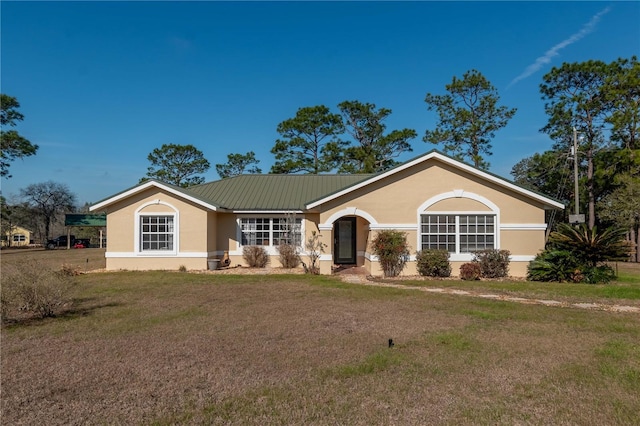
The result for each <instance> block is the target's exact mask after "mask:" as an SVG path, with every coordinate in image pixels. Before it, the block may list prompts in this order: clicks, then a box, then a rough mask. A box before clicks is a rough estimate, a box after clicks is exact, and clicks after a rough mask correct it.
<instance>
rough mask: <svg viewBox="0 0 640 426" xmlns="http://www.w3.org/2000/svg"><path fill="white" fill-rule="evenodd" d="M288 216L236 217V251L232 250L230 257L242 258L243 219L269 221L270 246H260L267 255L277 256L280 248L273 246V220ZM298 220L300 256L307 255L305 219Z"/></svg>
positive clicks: (253, 215)
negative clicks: (305, 248) (305, 247)
mask: <svg viewBox="0 0 640 426" xmlns="http://www.w3.org/2000/svg"><path fill="white" fill-rule="evenodd" d="M286 217H287V214H286V213H276V214H244V215H238V216H237V217H236V250H230V251H229V254H230V255H236V256H240V255H242V248H243V247H244V246H243V245H242V221H241V220H242V219H269V245H268V246H259V247H263V248H264V249H265V250H266V251H267V254H268V255H269V256H277V255H278V254H279V253H278V247H277V246H274V245H271V244H272V243H273V219H282V218H286ZM296 219H300V238H301V240H300V242H301V243H302V245H301V246H299V248H300V254H303V255H304V254H306V252H305V251H304V243H305V235H306V234H305V218H304V216H303V217H300V218H298V217H296Z"/></svg>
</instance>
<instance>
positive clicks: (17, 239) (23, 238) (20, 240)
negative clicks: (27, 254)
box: [13, 234, 27, 243]
mask: <svg viewBox="0 0 640 426" xmlns="http://www.w3.org/2000/svg"><path fill="white" fill-rule="evenodd" d="M25 241H27V237H26V236H25V235H24V234H15V235H14V236H13V242H14V243H24V242H25Z"/></svg>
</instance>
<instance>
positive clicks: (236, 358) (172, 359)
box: [1, 272, 640, 425]
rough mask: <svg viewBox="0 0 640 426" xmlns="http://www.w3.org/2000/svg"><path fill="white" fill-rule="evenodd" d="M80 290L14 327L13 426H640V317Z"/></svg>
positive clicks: (356, 295)
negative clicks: (64, 303) (58, 309)
mask: <svg viewBox="0 0 640 426" xmlns="http://www.w3.org/2000/svg"><path fill="white" fill-rule="evenodd" d="M76 278H77V283H76V284H75V285H74V287H73V289H72V292H73V293H72V296H73V299H74V301H73V304H72V305H71V306H70V307H69V309H68V310H67V311H66V313H63V314H61V315H59V316H58V317H56V318H48V319H44V320H30V321H24V322H17V323H8V324H5V325H4V326H3V328H2V348H1V355H2V361H1V362H2V375H1V378H2V396H1V397H2V423H3V424H49V425H54V424H60V425H61V424H238V425H240V424H243V425H244V424H256V425H257V424H260V425H264V424H301V425H302V424H304V425H309V424H323V425H324V424H350V425H371V424H433V425H438V424H442V425H451V424H456V425H457V424H640V345H639V344H638V342H640V315H638V314H633V313H611V312H601V311H590V310H579V309H567V308H557V307H547V306H539V305H525V304H518V303H510V302H502V301H495V300H485V299H480V298H470V297H458V296H453V295H446V294H434V293H424V292H419V291H413V290H406V289H396V288H381V287H374V286H363V285H358V284H346V283H343V282H341V281H339V280H338V279H337V278H332V277H319V276H305V275H270V276H264V275H262V276H257V275H255V276H251V275H244V276H231V275H211V274H186V273H169V272H118V273H93V274H86V275H82V276H79V277H76ZM442 283H448V282H447V281H442V282H434V284H433V285H442ZM463 284H464V285H466V284H467V282H453V283H452V284H451V285H463ZM487 284H488V285H489V287H484V289H485V291H490V290H491V289H496V290H498V289H499V288H500V286H505V287H504V291H512V290H511V288H512V287H515V286H518V285H520V286H524V288H525V290H524V292H525V293H528V294H529V295H530V296H531V295H532V294H535V296H534V297H539V296H538V294H539V292H542V293H545V292H548V291H550V293H551V294H556V293H555V292H556V291H561V290H562V288H561V287H562V286H564V287H567V288H571V286H573V285H572V284H559V285H558V286H559V287H558V288H557V289H556V288H555V287H549V285H548V284H544V283H519V282H515V283H486V282H482V283H479V284H477V285H481V286H486V285H487ZM474 285H476V284H474ZM494 286H497V287H494ZM626 286H628V287H629V288H630V289H631V290H629V291H628V293H624V292H623V294H622V296H616V300H626V304H629V303H634V301H637V300H638V299H637V297H636V296H635V294H637V293H636V292H637V290H638V286H639V284H638V283H634V282H628V283H623V284H616V285H611V286H610V288H625V287H626ZM548 288H552V290H547V289H548ZM593 288H596V287H595V286H593ZM567 291H568V290H567ZM589 291H590V290H588V289H584V288H582V287H581V288H580V289H579V290H578V294H577V295H576V297H579V298H581V301H586V302H588V301H589V300H584V299H582V298H583V297H587V298H591V297H593V298H595V299H598V300H600V299H606V296H603V294H605V293H606V292H605V291H604V290H597V291H596V290H593V291H594V292H595V293H593V294H592V295H589V293H588V292H589ZM598 291H599V292H600V293H598ZM564 296H566V297H574V296H573V295H571V294H564ZM620 297H622V299H619V298H620ZM550 298H552V297H550ZM388 339H393V341H394V343H395V345H394V346H393V347H392V348H389V347H388Z"/></svg>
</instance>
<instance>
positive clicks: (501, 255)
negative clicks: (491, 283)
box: [474, 249, 511, 278]
mask: <svg viewBox="0 0 640 426" xmlns="http://www.w3.org/2000/svg"><path fill="white" fill-rule="evenodd" d="M474 256H475V259H474V261H475V262H478V263H479V264H480V270H481V271H482V272H481V273H482V276H483V277H484V278H503V277H506V276H508V275H509V256H511V253H510V252H509V250H498V249H490V250H481V251H477V252H475V253H474Z"/></svg>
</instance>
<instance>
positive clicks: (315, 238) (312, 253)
mask: <svg viewBox="0 0 640 426" xmlns="http://www.w3.org/2000/svg"><path fill="white" fill-rule="evenodd" d="M320 237H321V235H320V234H318V233H317V232H316V231H311V236H310V237H309V238H308V239H307V241H306V243H305V245H304V247H305V248H306V249H307V252H308V253H309V267H307V266H306V265H305V264H304V263H303V265H304V267H305V272H307V273H311V274H315V275H318V274H320V265H319V264H318V262H319V260H320V256H321V255H322V253H324V249H325V247H327V245H326V244H325V243H323V242H322V241H320Z"/></svg>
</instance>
